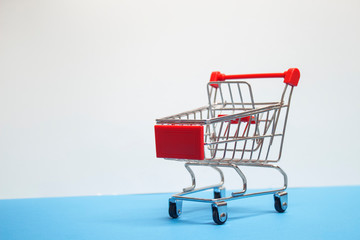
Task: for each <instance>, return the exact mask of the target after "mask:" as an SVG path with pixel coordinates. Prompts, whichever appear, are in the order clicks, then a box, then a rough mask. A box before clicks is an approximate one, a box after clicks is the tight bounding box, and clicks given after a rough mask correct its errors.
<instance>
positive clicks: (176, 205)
mask: <svg viewBox="0 0 360 240" xmlns="http://www.w3.org/2000/svg"><path fill="white" fill-rule="evenodd" d="M181 210H182V201H179V200H175V199H171V198H170V199H169V215H170V217H172V218H178V217H179V216H180V215H181Z"/></svg>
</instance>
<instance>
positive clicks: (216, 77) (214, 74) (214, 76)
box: [210, 72, 225, 88]
mask: <svg viewBox="0 0 360 240" xmlns="http://www.w3.org/2000/svg"><path fill="white" fill-rule="evenodd" d="M224 80H225V74H222V73H220V72H212V73H211V76H210V82H217V81H224ZM210 85H211V86H212V87H214V88H218V87H219V84H210Z"/></svg>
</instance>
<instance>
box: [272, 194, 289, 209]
mask: <svg viewBox="0 0 360 240" xmlns="http://www.w3.org/2000/svg"><path fill="white" fill-rule="evenodd" d="M274 202H275V203H274V206H275V210H276V211H278V212H279V213H283V212H285V210H286V209H287V206H288V196H287V192H278V193H275V194H274Z"/></svg>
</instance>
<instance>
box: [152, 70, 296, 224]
mask: <svg viewBox="0 0 360 240" xmlns="http://www.w3.org/2000/svg"><path fill="white" fill-rule="evenodd" d="M250 78H283V79H284V83H285V86H284V89H283V91H282V94H281V96H280V101H278V102H255V101H254V97H253V92H252V88H251V86H250V84H249V83H248V82H245V81H240V80H234V79H250ZM299 78H300V72H299V70H298V69H297V68H290V69H289V70H287V71H286V72H284V73H263V74H242V75H225V74H222V73H220V72H213V73H212V74H211V78H210V82H209V83H208V84H207V93H208V102H209V105H208V106H204V107H200V108H197V109H194V110H191V111H187V112H183V113H179V114H175V115H172V116H169V117H165V118H160V119H157V120H156V125H155V141H156V155H157V157H158V158H165V159H169V160H175V161H183V162H185V168H186V169H187V171H188V172H189V173H190V175H191V179H192V185H191V186H190V187H187V188H184V189H183V191H182V192H181V193H178V194H175V195H173V196H172V197H171V198H170V199H169V215H170V216H171V217H172V218H177V217H178V216H179V215H180V214H181V213H182V201H184V200H186V201H196V202H207V203H211V206H212V216H213V220H214V222H215V223H216V224H223V223H225V222H226V220H227V218H228V213H227V203H226V202H227V201H230V200H235V199H240V198H247V197H253V196H259V195H265V194H274V201H275V204H274V205H275V209H276V211H278V212H280V213H281V212H284V211H285V210H286V208H287V206H288V195H287V193H286V192H285V191H284V190H285V189H286V188H287V182H288V180H287V175H286V173H285V172H284V171H283V170H282V169H281V168H280V167H279V166H277V165H275V163H277V162H278V161H279V160H280V157H281V152H282V147H283V142H284V135H285V129H286V122H287V118H288V113H289V107H290V101H291V96H292V92H293V89H294V87H295V86H297V85H298V82H299ZM225 80H230V81H225ZM192 166H208V167H211V168H213V169H215V170H216V171H217V172H218V173H219V174H220V178H221V181H220V183H219V184H216V185H211V186H206V187H201V188H196V180H195V174H194V172H193V170H192V169H191V167H192ZM239 166H249V167H261V168H272V169H276V170H278V171H279V172H280V174H281V175H282V177H283V186H282V187H281V188H279V189H272V190H267V191H261V192H254V193H246V190H247V179H246V177H245V175H244V174H243V172H242V171H241V170H240V168H239ZM221 167H227V168H233V169H234V170H235V171H236V172H237V173H238V175H239V176H240V177H241V179H242V182H243V186H242V190H241V191H237V192H232V193H231V196H225V188H224V186H223V185H224V174H223V172H222V171H221V170H220V168H221ZM209 189H213V192H214V198H212V199H206V198H198V197H190V196H187V195H189V194H192V193H195V192H199V191H204V190H209Z"/></svg>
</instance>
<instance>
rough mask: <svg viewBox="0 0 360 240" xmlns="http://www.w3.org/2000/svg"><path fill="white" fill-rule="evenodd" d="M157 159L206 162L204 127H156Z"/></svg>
mask: <svg viewBox="0 0 360 240" xmlns="http://www.w3.org/2000/svg"><path fill="white" fill-rule="evenodd" d="M155 142H156V157H158V158H177V159H194V160H204V158H205V154H204V127H203V126H194V125H192V126H187V125H155Z"/></svg>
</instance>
